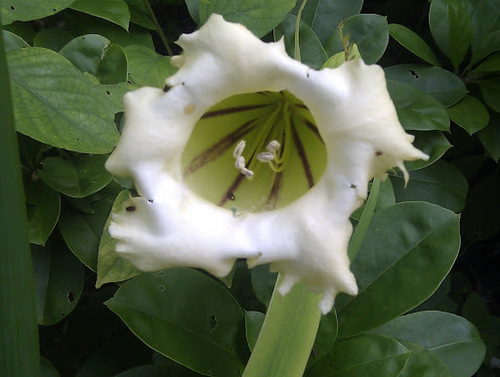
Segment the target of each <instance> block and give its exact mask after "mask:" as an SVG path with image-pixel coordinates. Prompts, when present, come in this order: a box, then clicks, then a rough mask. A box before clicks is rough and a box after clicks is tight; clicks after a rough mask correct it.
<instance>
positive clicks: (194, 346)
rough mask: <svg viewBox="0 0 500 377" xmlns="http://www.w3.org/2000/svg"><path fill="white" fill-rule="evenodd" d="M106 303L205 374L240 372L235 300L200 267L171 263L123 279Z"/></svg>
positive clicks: (158, 346) (147, 338)
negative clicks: (164, 266) (158, 268)
mask: <svg viewBox="0 0 500 377" xmlns="http://www.w3.org/2000/svg"><path fill="white" fill-rule="evenodd" d="M106 304H107V305H108V307H109V308H110V309H111V310H112V311H113V312H115V313H116V314H118V315H119V316H120V318H121V319H122V320H123V321H124V322H125V323H126V324H127V326H129V327H130V329H131V330H132V331H133V332H134V333H135V334H136V335H137V336H138V337H140V338H141V340H142V341H143V342H145V343H146V344H148V345H149V346H150V347H151V348H153V349H155V350H156V351H158V352H160V353H162V354H164V355H165V356H168V357H169V358H171V359H173V360H176V361H177V362H179V363H181V364H183V365H186V366H188V367H189V368H191V369H193V370H196V371H198V372H199V373H202V374H205V375H221V376H228V377H230V376H239V375H240V374H239V373H240V372H239V371H240V370H241V369H242V368H243V364H242V361H241V360H240V358H239V356H238V354H237V350H236V349H235V345H236V343H237V342H236V339H237V338H236V337H237V335H238V332H239V331H240V326H241V325H242V323H243V322H242V321H243V318H244V316H243V312H242V310H241V308H240V307H239V305H238V304H237V302H236V301H235V300H234V299H233V298H232V296H231V295H230V294H229V293H228V292H227V291H226V289H225V288H223V287H222V286H221V285H219V284H218V283H216V282H215V281H214V280H212V279H211V278H210V277H208V276H206V275H204V274H202V273H201V272H198V271H195V270H191V269H185V268H172V269H168V270H164V271H160V272H157V273H147V274H142V275H140V276H138V277H136V278H135V279H133V280H131V281H129V282H127V283H125V284H124V285H122V287H121V288H120V289H119V290H118V291H117V293H116V295H115V297H114V298H112V299H111V300H109V301H107V303H106Z"/></svg>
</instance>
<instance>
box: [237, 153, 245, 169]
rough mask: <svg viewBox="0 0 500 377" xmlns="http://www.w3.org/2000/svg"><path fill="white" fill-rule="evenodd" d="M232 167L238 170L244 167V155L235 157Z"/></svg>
mask: <svg viewBox="0 0 500 377" xmlns="http://www.w3.org/2000/svg"><path fill="white" fill-rule="evenodd" d="M234 167H235V168H236V169H238V170H241V169H244V168H245V157H243V156H238V157H236V161H235V163H234Z"/></svg>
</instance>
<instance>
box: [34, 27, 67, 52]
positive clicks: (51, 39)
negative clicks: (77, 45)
mask: <svg viewBox="0 0 500 377" xmlns="http://www.w3.org/2000/svg"><path fill="white" fill-rule="evenodd" d="M72 39H73V36H72V35H71V33H69V32H67V31H65V30H61V29H59V28H56V27H49V28H45V29H42V30H40V31H39V32H38V33H36V35H35V37H34V38H33V47H43V48H48V49H50V50H53V51H56V52H58V51H59V50H60V49H61V48H62V47H63V46H64V45H65V44H66V43H68V42H69V41H70V40H72Z"/></svg>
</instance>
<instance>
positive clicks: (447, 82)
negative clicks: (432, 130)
mask: <svg viewBox="0 0 500 377" xmlns="http://www.w3.org/2000/svg"><path fill="white" fill-rule="evenodd" d="M385 74H386V76H387V79H389V80H396V81H401V82H405V83H407V84H411V85H413V86H415V87H416V88H418V89H420V90H423V91H424V92H426V93H428V94H430V95H431V96H433V97H434V98H435V99H437V100H438V101H439V102H441V103H442V104H443V106H445V107H448V106H451V105H453V104H455V103H457V102H458V101H460V100H461V99H462V97H463V96H464V95H465V94H466V93H467V88H466V87H465V84H464V83H463V81H462V80H461V79H460V78H459V77H458V76H456V75H454V74H453V73H451V72H449V71H446V70H444V69H441V68H439V67H429V66H424V65H418V64H399V65H393V66H391V67H388V68H386V69H385Z"/></svg>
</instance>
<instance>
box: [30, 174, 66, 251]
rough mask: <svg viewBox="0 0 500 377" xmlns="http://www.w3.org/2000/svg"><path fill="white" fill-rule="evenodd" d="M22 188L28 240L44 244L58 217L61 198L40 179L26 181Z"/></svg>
mask: <svg viewBox="0 0 500 377" xmlns="http://www.w3.org/2000/svg"><path fill="white" fill-rule="evenodd" d="M24 190H25V194H26V203H27V205H26V207H27V208H26V210H27V214H28V224H27V225H28V235H29V240H30V242H31V243H34V244H37V245H45V242H47V239H48V238H49V236H50V234H51V233H52V230H54V227H55V226H56V224H57V220H58V219H59V213H60V212H61V199H60V197H59V194H58V193H57V192H55V191H54V190H51V189H50V188H48V187H47V186H45V185H44V184H43V183H42V182H40V181H38V182H30V183H27V184H26V185H25V187H24Z"/></svg>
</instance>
